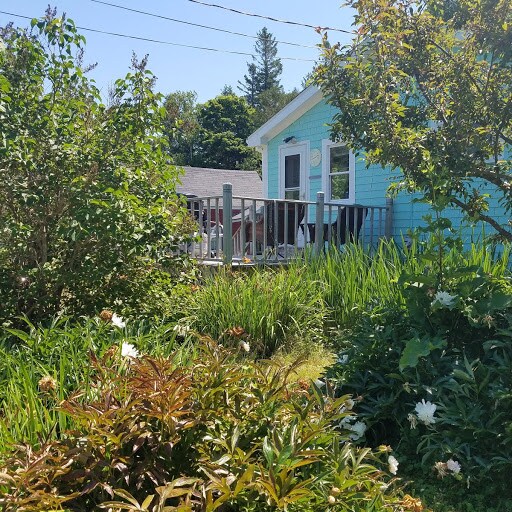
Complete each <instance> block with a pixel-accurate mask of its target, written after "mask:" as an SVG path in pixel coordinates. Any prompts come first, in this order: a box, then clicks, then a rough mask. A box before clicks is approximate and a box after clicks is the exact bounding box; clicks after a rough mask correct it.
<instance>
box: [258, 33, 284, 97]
mask: <svg viewBox="0 0 512 512" xmlns="http://www.w3.org/2000/svg"><path fill="white" fill-rule="evenodd" d="M254 49H255V51H256V55H257V57H256V61H257V66H256V67H257V70H258V75H257V76H258V86H259V90H258V93H260V92H263V91H268V90H269V89H271V88H272V87H279V86H280V84H279V75H280V74H281V73H282V71H283V65H282V64H281V59H279V58H278V57H277V42H276V38H275V37H274V36H273V35H272V34H271V33H270V32H269V31H268V30H267V27H263V29H262V30H260V31H259V32H258V39H257V41H256V44H255V46H254Z"/></svg>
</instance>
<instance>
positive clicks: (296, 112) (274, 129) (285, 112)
mask: <svg viewBox="0 0 512 512" xmlns="http://www.w3.org/2000/svg"><path fill="white" fill-rule="evenodd" d="M322 98H323V94H322V91H321V90H320V89H319V88H318V87H316V86H314V85H310V86H309V87H307V88H306V89H304V90H303V91H302V92H301V93H300V94H299V95H298V96H296V97H295V98H294V99H293V100H292V101H290V103H288V105H286V106H285V107H284V108H283V109H281V110H280V111H279V112H278V113H277V114H275V115H274V116H273V117H271V118H270V119H269V120H268V121H267V122H266V123H265V124H264V125H263V126H261V127H260V128H258V129H257V130H256V131H255V132H254V133H252V134H251V135H249V137H248V138H247V144H248V145H249V146H251V147H257V146H262V145H265V144H267V143H268V141H269V140H270V139H272V138H273V137H275V136H276V135H277V134H278V133H279V132H281V131H283V130H284V129H285V128H286V127H287V126H290V125H291V124H292V123H293V122H294V121H296V120H297V119H299V117H300V116H302V115H303V114H305V113H306V112H307V111H308V110H309V109H310V108H312V107H314V106H315V105H316V104H317V103H319V102H320V100H321V99H322Z"/></svg>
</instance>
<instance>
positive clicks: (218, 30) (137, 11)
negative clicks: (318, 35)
mask: <svg viewBox="0 0 512 512" xmlns="http://www.w3.org/2000/svg"><path fill="white" fill-rule="evenodd" d="M91 2H94V3H96V4H103V5H108V6H109V7H115V8H117V9H123V10H124V11H131V12H136V13H138V14H145V15H146V16H152V17H154V18H160V19H163V20H168V21H173V22H175V23H183V24H184V25H191V26H192V27H200V28H206V29H208V30H215V31H217V32H224V33H225V34H231V35H234V36H241V37H249V38H250V39H258V36H252V35H249V34H244V33H242V32H234V31H232V30H227V29H224V28H218V27H210V26H208V25H201V24H200V23H193V22H192V21H185V20H179V19H177V18H170V17H168V16H163V15H162V14H155V13H152V12H147V11H141V10H139V9H132V8H131V7H125V6H124V5H117V4H112V3H110V2H103V1H102V0H91ZM276 42H277V43H279V44H286V45H290V46H299V47H301V48H315V49H316V46H310V45H305V44H300V43H290V42H289V41H276Z"/></svg>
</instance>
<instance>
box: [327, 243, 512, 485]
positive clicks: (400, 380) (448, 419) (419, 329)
mask: <svg viewBox="0 0 512 512" xmlns="http://www.w3.org/2000/svg"><path fill="white" fill-rule="evenodd" d="M491 254H492V252H491V251H489V250H487V248H486V247H484V246H480V247H479V248H477V247H472V248H471V249H470V251H469V252H467V253H463V252H460V251H459V250H457V249H454V250H452V251H450V252H447V253H445V254H444V255H443V256H442V265H443V268H442V276H441V273H440V272H439V267H438V266H437V264H436V263H432V259H430V254H429V253H428V252H425V253H423V255H424V256H426V257H428V258H429V259H430V265H423V268H424V271H423V272H422V273H421V274H412V273H404V274H403V275H402V277H401V279H400V280H399V284H400V286H401V293H402V295H403V297H404V304H403V305H402V304H386V303H382V304H375V306H374V307H373V308H372V309H370V310H369V311H368V312H367V313H366V314H364V315H362V317H361V319H360V321H359V323H358V325H357V327H356V328H355V329H354V330H353V331H352V332H351V333H349V334H346V337H345V339H344V340H340V344H339V347H338V348H339V350H340V356H341V359H340V363H339V364H338V365H336V367H335V368H334V370H333V372H332V376H333V378H335V379H336V380H337V382H338V386H339V389H340V393H353V394H354V395H355V396H357V397H359V398H360V401H359V402H358V407H357V410H358V413H359V415H360V416H361V418H362V419H363V420H364V421H365V422H366V423H367V424H368V426H369V427H370V428H369V431H368V433H367V436H366V439H367V441H370V443H375V444H380V443H383V442H384V443H390V444H392V445H393V446H396V447H397V451H398V453H399V459H400V460H401V461H403V462H405V463H406V464H408V465H409V467H410V468H412V467H414V466H416V467H422V469H423V474H424V475H425V474H427V473H430V472H431V471H432V468H434V467H435V471H436V474H438V476H439V477H450V478H452V477H455V478H458V479H463V480H464V481H465V482H466V483H467V484H468V485H469V484H470V483H472V484H475V483H476V482H478V481H480V483H482V482H484V481H485V482H489V481H491V480H493V481H494V483H495V484H497V485H498V486H499V484H500V483H501V485H502V490H503V489H504V488H505V486H506V485H507V483H506V479H505V480H504V479H503V478H502V477H503V475H505V474H508V472H509V471H510V468H511V467H512V466H511V464H512V457H510V453H511V451H510V449H511V445H512V430H511V425H512V414H511V411H512V409H511V407H510V406H511V402H510V400H511V396H512V378H511V375H512V374H511V368H512V343H511V341H512V340H511V338H512V282H511V277H510V271H509V270H508V261H509V254H510V252H509V249H508V248H507V247H505V249H504V250H503V251H502V254H501V257H499V258H493V257H491V256H490V255H491ZM420 261H421V258H420ZM440 276H441V279H440ZM440 282H441V283H442V284H441V285H440ZM441 286H442V288H441ZM450 460H451V461H452V462H450V464H449V466H451V468H452V469H449V468H447V466H446V463H447V462H448V461H450ZM455 462H456V463H458V464H459V465H460V468H459V467H458V466H457V464H455Z"/></svg>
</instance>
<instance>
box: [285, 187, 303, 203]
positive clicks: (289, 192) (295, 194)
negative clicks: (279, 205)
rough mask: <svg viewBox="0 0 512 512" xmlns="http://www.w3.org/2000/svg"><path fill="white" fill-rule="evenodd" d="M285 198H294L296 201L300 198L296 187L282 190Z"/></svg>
mask: <svg viewBox="0 0 512 512" xmlns="http://www.w3.org/2000/svg"><path fill="white" fill-rule="evenodd" d="M284 198H285V199H296V200H297V201H298V200H299V199H300V192H299V190H298V189H296V190H285V191H284Z"/></svg>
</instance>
